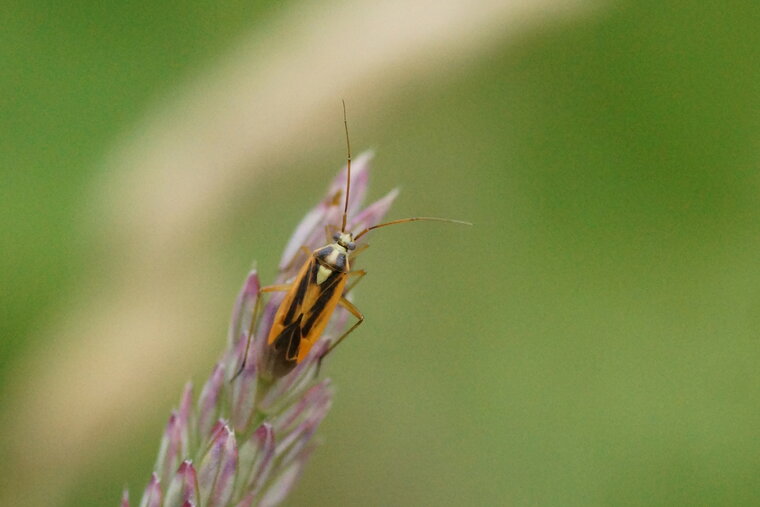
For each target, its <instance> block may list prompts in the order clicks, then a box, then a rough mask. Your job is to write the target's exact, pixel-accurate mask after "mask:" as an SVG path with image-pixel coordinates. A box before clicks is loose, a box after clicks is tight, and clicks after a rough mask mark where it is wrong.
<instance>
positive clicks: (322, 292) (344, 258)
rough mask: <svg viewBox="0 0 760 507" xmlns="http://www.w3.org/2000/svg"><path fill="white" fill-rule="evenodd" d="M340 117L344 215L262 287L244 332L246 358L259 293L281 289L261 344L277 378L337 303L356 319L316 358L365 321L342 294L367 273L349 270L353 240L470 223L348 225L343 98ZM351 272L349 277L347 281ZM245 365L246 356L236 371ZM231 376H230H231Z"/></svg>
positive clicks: (269, 373) (304, 351)
mask: <svg viewBox="0 0 760 507" xmlns="http://www.w3.org/2000/svg"><path fill="white" fill-rule="evenodd" d="M343 123H344V126H345V130H346V147H347V152H348V157H347V162H346V171H347V178H346V196H345V203H344V206H343V218H342V223H341V227H340V231H338V232H335V234H333V235H332V238H331V239H332V242H331V243H328V244H327V245H325V246H323V247H321V248H318V249H316V250H314V251H313V252H309V251H308V249H306V247H302V248H303V249H305V250H306V251H307V253H308V254H309V255H308V256H307V257H308V258H307V260H306V262H305V263H304V264H303V266H301V269H300V270H299V271H298V274H297V275H296V277H295V278H294V279H293V280H292V281H291V282H290V283H287V284H281V285H269V286H265V287H261V288H260V289H259V294H258V296H259V297H257V298H256V306H255V309H254V312H253V318H252V320H251V327H250V329H249V332H248V342H247V344H246V352H245V354H244V355H243V357H244V358H247V357H248V348H249V347H250V345H251V340H252V337H253V330H254V328H255V325H256V322H257V320H258V314H259V311H260V307H261V301H262V297H261V296H262V294H263V293H271V292H285V293H286V294H285V297H284V299H283V300H282V302H281V303H280V305H279V307H278V309H277V312H276V313H275V317H274V320H273V322H272V327H271V328H270V330H269V335H268V336H267V341H266V346H265V348H264V361H263V372H262V373H263V374H264V375H265V376H266V377H269V378H272V379H274V378H279V377H282V376H284V375H287V374H288V373H289V372H290V371H291V370H292V369H293V368H294V367H295V366H296V365H297V364H299V363H300V362H302V361H303V360H304V359H305V358H306V356H307V355H308V354H309V351H310V350H311V348H312V347H313V346H314V344H315V343H317V341H318V340H319V338H320V337H321V336H322V332H323V331H324V330H325V327H326V326H327V323H328V322H329V320H330V317H331V316H332V315H333V312H334V311H335V309H336V308H337V307H338V306H342V307H343V308H345V309H346V310H348V312H350V313H351V315H353V316H354V317H355V318H356V322H355V323H354V324H353V325H352V326H351V327H350V328H349V329H348V330H347V331H346V332H345V333H343V334H342V335H341V336H340V337H338V339H337V340H335V341H334V342H333V343H331V344H330V345H329V347H328V348H327V350H326V351H325V352H324V354H323V355H322V357H321V358H320V362H321V360H322V359H324V357H325V356H327V354H329V353H330V352H332V351H333V350H334V349H335V348H336V347H337V346H338V345H339V344H340V343H341V342H342V341H343V340H344V339H345V338H346V337H347V336H348V335H350V334H351V333H352V332H353V331H354V330H356V328H357V327H359V326H360V325H361V324H362V323H363V322H364V315H363V314H362V313H361V311H359V309H358V308H357V307H356V306H355V305H354V304H353V303H351V302H350V301H349V300H348V299H346V297H345V295H346V294H347V293H348V292H349V291H350V290H351V289H352V288H353V287H354V286H355V285H356V284H357V283H358V282H359V281H360V280H361V279H362V278H363V277H364V275H366V274H367V272H366V271H365V270H363V269H359V270H355V271H351V268H350V266H351V259H352V257H353V256H355V255H356V254H358V253H359V252H360V251H362V250H364V249H365V248H367V247H368V246H369V245H367V244H364V245H362V246H359V247H358V248H357V242H358V241H359V239H361V238H362V236H364V235H365V234H367V233H368V232H369V231H372V230H374V229H379V228H380V227H387V226H389V225H396V224H401V223H405V222H414V221H418V220H426V221H438V222H452V223H458V224H464V225H472V224H470V223H469V222H463V221H460V220H451V219H447V218H437V217H410V218H402V219H398V220H392V221H390V222H386V223H382V224H378V225H373V226H371V227H367V228H365V229H363V230H362V231H360V232H359V233H357V234H353V233H352V232H350V231H346V220H347V215H348V199H349V194H350V191H351V143H350V141H349V137H348V120H347V117H346V104H345V102H344V103H343ZM349 278H353V280H352V281H351V283H350V284H348V280H349ZM244 367H245V359H244V360H243V364H242V365H241V366H240V369H239V370H238V372H237V373H236V374H235V377H237V375H238V374H240V372H241V371H242V370H243V368H244ZM235 377H233V379H234V378H235Z"/></svg>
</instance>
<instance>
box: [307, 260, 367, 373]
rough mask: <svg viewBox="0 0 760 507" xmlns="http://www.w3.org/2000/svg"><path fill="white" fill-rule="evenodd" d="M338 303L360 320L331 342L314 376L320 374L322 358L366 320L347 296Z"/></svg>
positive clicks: (322, 356) (320, 358) (320, 359)
mask: <svg viewBox="0 0 760 507" xmlns="http://www.w3.org/2000/svg"><path fill="white" fill-rule="evenodd" d="M362 276H363V275H362ZM359 279H360V280H361V276H360V277H359ZM354 285H356V284H354ZM338 304H339V305H340V306H342V307H343V308H345V309H346V310H348V311H349V312H351V315H353V316H354V317H356V318H357V319H358V320H357V321H356V322H355V323H354V325H353V326H351V327H350V328H349V330H348V331H346V332H345V333H343V334H342V335H340V337H339V338H338V339H337V340H335V343H331V344H330V346H329V347H328V348H327V350H326V351H325V353H324V354H322V355H321V356H320V357H319V360H318V362H317V369H316V370H315V373H314V376H318V375H319V369H320V368H321V367H322V360H323V359H324V358H325V357H326V356H327V354H329V353H330V352H332V351H333V349H334V348H335V347H337V346H338V345H339V344H340V342H342V341H343V339H344V338H345V337H346V336H348V335H350V334H351V333H352V332H353V330H354V329H356V328H357V327H359V325H360V324H361V323H362V322H364V315H362V312H360V311H359V309H358V308H357V307H356V306H354V304H353V303H352V302H351V301H349V300H348V299H346V298H345V297H341V298H340V301H338Z"/></svg>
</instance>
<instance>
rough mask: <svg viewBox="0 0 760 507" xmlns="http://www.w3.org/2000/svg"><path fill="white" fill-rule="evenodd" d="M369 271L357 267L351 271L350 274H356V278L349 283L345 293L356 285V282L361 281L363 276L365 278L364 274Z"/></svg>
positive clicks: (344, 290)
mask: <svg viewBox="0 0 760 507" xmlns="http://www.w3.org/2000/svg"><path fill="white" fill-rule="evenodd" d="M366 274H367V272H366V271H365V270H363V269H357V270H356V271H351V272H350V273H349V274H348V276H355V277H356V279H355V280H354V281H352V282H351V283H350V284H349V285H347V286H346V288H345V289H343V294H344V295H345V294H348V293H349V291H350V290H351V289H353V288H354V287H356V284H357V283H359V282H360V281H361V279H362V278H364V275H366Z"/></svg>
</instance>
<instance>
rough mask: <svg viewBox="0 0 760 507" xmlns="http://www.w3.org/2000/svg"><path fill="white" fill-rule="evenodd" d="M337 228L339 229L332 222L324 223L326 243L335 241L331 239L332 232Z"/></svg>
mask: <svg viewBox="0 0 760 507" xmlns="http://www.w3.org/2000/svg"><path fill="white" fill-rule="evenodd" d="M338 230H339V229H338V227H336V226H335V225H333V224H327V225H325V239H326V240H327V242H328V243H332V242H333V241H335V240H334V239H333V234H335V233H336V232H337V231H338Z"/></svg>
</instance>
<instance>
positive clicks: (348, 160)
mask: <svg viewBox="0 0 760 507" xmlns="http://www.w3.org/2000/svg"><path fill="white" fill-rule="evenodd" d="M340 101H341V102H342V103H343V126H344V127H346V149H347V151H348V157H347V158H346V204H345V205H344V206H343V225H341V227H340V232H346V215H348V194H349V193H350V192H351V141H349V139H348V119H347V117H346V101H345V100H343V99H340Z"/></svg>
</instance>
